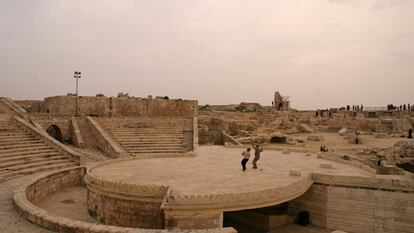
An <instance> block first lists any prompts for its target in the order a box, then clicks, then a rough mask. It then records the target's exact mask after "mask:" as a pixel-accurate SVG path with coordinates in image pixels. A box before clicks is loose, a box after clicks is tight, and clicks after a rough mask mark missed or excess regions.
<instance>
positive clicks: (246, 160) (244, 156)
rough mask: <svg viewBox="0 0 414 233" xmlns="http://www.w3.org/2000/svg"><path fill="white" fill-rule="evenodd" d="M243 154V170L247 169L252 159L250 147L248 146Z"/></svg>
mask: <svg viewBox="0 0 414 233" xmlns="http://www.w3.org/2000/svg"><path fill="white" fill-rule="evenodd" d="M242 156H243V159H242V161H241V165H242V167H243V171H246V164H247V162H248V161H249V159H250V148H247V150H245V151H243V153H242Z"/></svg>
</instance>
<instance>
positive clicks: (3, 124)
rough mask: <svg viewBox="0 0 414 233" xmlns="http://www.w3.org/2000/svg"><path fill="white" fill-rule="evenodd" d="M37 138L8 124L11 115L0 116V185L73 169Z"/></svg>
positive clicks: (64, 157) (74, 164) (58, 154)
mask: <svg viewBox="0 0 414 233" xmlns="http://www.w3.org/2000/svg"><path fill="white" fill-rule="evenodd" d="M76 165H77V164H76V163H75V162H72V160H71V159H69V158H67V157H66V156H64V155H63V154H61V153H60V152H59V151H57V150H56V149H54V148H53V147H51V146H49V145H48V144H46V143H45V142H44V141H42V140H41V139H40V138H38V137H36V136H33V135H32V134H30V133H28V132H26V131H25V130H23V129H22V128H20V127H19V126H18V125H17V123H13V122H12V121H11V115H9V114H7V113H4V111H3V113H0V183H1V182H3V181H6V180H9V179H13V178H16V177H20V176H25V175H29V174H32V173H36V172H42V171H49V170H54V169H62V168H67V167H72V166H76Z"/></svg>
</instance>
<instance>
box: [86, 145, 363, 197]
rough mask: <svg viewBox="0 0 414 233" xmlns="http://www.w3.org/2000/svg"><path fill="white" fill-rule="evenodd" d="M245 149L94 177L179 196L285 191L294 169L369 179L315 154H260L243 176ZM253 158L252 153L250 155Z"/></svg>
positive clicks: (113, 169) (201, 153) (212, 150)
mask: <svg viewBox="0 0 414 233" xmlns="http://www.w3.org/2000/svg"><path fill="white" fill-rule="evenodd" d="M242 152H243V149H239V148H225V147H220V146H203V147H200V148H199V149H198V153H197V157H191V158H162V159H145V160H134V161H124V162H117V163H113V164H109V165H106V166H102V167H98V168H96V169H94V170H93V172H92V173H93V174H95V175H96V176H99V177H103V178H106V179H112V180H115V181H119V182H126V183H133V184H153V185H168V186H170V187H172V188H173V190H174V192H175V193H180V194H183V195H199V194H211V193H214V194H221V193H235V192H249V191H257V190H263V189H268V188H270V187H278V186H285V185H288V184H290V183H292V182H294V181H297V180H299V179H303V178H302V177H294V176H289V170H290V169H292V168H295V169H299V170H301V171H303V172H305V173H307V172H313V171H317V172H322V173H328V174H338V175H344V176H370V174H369V173H367V172H366V171H363V170H361V169H357V168H354V167H351V166H347V165H344V164H340V163H335V162H331V161H327V160H321V159H317V157H316V154H314V155H312V156H306V155H305V154H300V153H291V154H282V153H281V152H280V151H264V152H263V153H262V156H261V159H260V160H259V162H258V166H259V169H252V168H251V167H252V164H251V162H252V158H253V155H252V157H251V159H250V161H249V163H248V169H247V171H245V172H243V171H242V170H241V164H240V161H241V158H242V156H241V153H242ZM252 154H253V153H252ZM321 163H328V164H332V166H333V169H326V168H325V169H324V168H320V164H321Z"/></svg>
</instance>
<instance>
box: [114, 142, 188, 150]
mask: <svg viewBox="0 0 414 233" xmlns="http://www.w3.org/2000/svg"><path fill="white" fill-rule="evenodd" d="M121 145H122V146H124V147H126V148H137V149H140V148H160V149H161V148H177V149H181V148H182V147H183V144H156V145H150V144H141V145H125V144H122V143H121Z"/></svg>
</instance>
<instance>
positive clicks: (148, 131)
mask: <svg viewBox="0 0 414 233" xmlns="http://www.w3.org/2000/svg"><path fill="white" fill-rule="evenodd" d="M99 122H100V123H101V124H102V125H103V126H104V128H105V129H106V130H107V131H108V132H109V133H110V134H111V135H112V137H113V138H114V139H115V140H116V141H117V142H118V143H119V145H121V146H122V147H123V148H124V149H125V150H126V151H127V152H128V153H129V154H131V155H132V156H140V155H142V154H179V153H183V152H184V149H183V147H184V131H185V127H184V125H185V122H184V120H183V119H178V118H177V119H175V118H155V119H154V118H100V119H99Z"/></svg>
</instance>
